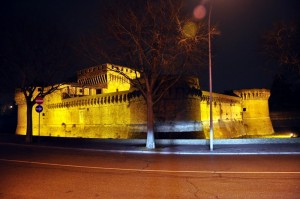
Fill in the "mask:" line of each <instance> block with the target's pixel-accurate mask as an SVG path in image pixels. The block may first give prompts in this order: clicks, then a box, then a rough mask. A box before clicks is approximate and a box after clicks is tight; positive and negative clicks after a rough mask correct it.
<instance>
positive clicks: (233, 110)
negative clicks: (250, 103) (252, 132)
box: [200, 91, 246, 139]
mask: <svg viewBox="0 0 300 199" xmlns="http://www.w3.org/2000/svg"><path fill="white" fill-rule="evenodd" d="M202 94H203V96H202V100H201V102H200V106H201V120H202V122H203V128H204V133H205V137H206V138H209V131H210V106H209V92H207V91H203V93H202ZM212 95H213V106H212V110H213V130H214V138H217V139H218V138H233V137H239V136H242V135H245V134H246V132H245V128H244V125H243V120H242V116H241V111H242V107H241V101H240V98H239V97H234V96H228V95H223V94H217V93H212Z"/></svg>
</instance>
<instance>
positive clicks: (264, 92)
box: [234, 89, 270, 100]
mask: <svg viewBox="0 0 300 199" xmlns="http://www.w3.org/2000/svg"><path fill="white" fill-rule="evenodd" d="M234 93H235V94H236V95H238V96H239V97H241V98H242V100H268V99H269V97H270V90H268V89H243V90H235V91H234Z"/></svg>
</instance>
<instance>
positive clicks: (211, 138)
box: [208, 0, 214, 151]
mask: <svg viewBox="0 0 300 199" xmlns="http://www.w3.org/2000/svg"><path fill="white" fill-rule="evenodd" d="M212 6H213V0H211V2H210V6H209V13H208V66H209V126H210V128H209V148H210V150H211V151H213V150H214V145H213V141H214V128H213V110H212V103H213V100H212V60H211V30H210V25H211V22H210V20H211V11H212Z"/></svg>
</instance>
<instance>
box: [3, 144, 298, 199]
mask: <svg viewBox="0 0 300 199" xmlns="http://www.w3.org/2000/svg"><path fill="white" fill-rule="evenodd" d="M0 176H1V178H0V179H1V180H0V198H3V199H48V198H49V199H50V198H51V199H53V198H56V199H59V198H63V199H69V198H70V199H77V198H78V199H81V198H82V199H87V198H96V199H97V198H101V199H106V198H107V199H110V198H118V199H119V198H125V199H126V198H130V199H134V198H136V199H140V198H149V199H150V198H151V199H152V198H170V199H173V198H174V199H175V198H178V199H181V198H184V199H189V198H191V199H193V198H219V199H220V198H255V199H257V198H272V199H274V198H275V199H276V198H284V199H289V198H300V156H299V155H245V156H241V155H238V156H234V155H232V156H229V155H225V156H221V155H202V156H201V155H153V154H152V155H150V154H126V153H123V154H121V153H104V152H99V151H93V150H78V149H64V148H49V147H36V146H24V145H15V144H0Z"/></svg>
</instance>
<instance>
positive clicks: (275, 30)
mask: <svg viewBox="0 0 300 199" xmlns="http://www.w3.org/2000/svg"><path fill="white" fill-rule="evenodd" d="M299 28H300V27H299V24H297V23H295V22H285V21H280V22H276V23H274V24H273V27H272V29H271V30H269V31H267V32H266V33H265V34H264V35H263V41H264V46H263V47H264V53H265V54H266V55H267V56H268V57H269V58H271V59H274V60H276V61H277V62H278V63H279V64H280V66H281V67H283V70H289V71H293V72H296V73H297V74H298V75H300V38H299V34H300V29H299Z"/></svg>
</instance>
